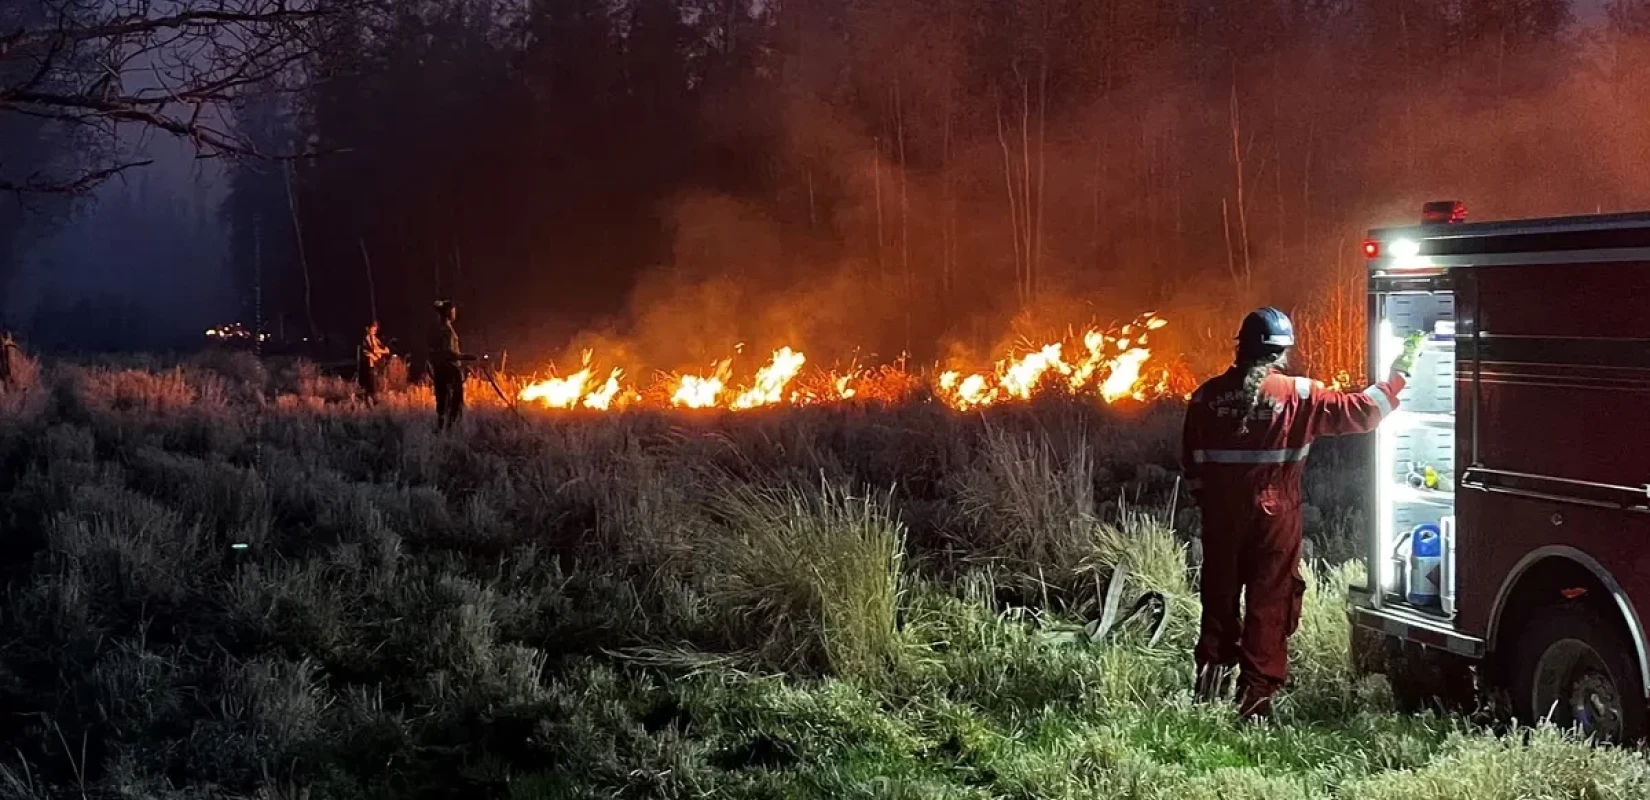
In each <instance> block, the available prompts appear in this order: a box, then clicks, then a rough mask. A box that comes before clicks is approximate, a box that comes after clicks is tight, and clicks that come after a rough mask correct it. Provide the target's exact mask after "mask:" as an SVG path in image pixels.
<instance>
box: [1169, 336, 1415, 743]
mask: <svg viewBox="0 0 1650 800" xmlns="http://www.w3.org/2000/svg"><path fill="white" fill-rule="evenodd" d="M1294 344H1295V326H1294V324H1293V323H1291V322H1290V321H1289V317H1288V316H1286V315H1285V314H1284V313H1283V312H1282V311H1279V310H1277V309H1275V308H1262V309H1260V310H1258V311H1255V312H1253V313H1251V314H1249V315H1248V316H1247V317H1245V318H1244V320H1243V327H1242V329H1241V330H1240V331H1239V333H1238V337H1237V360H1236V363H1235V364H1233V366H1232V368H1231V369H1228V370H1227V371H1226V372H1225V373H1223V374H1221V375H1218V376H1216V377H1214V378H1211V379H1210V380H1209V381H1208V382H1207V383H1204V384H1203V385H1202V386H1201V387H1199V388H1198V390H1197V392H1195V393H1194V394H1193V395H1192V400H1191V405H1190V406H1189V407H1188V408H1187V410H1186V427H1185V438H1184V440H1183V442H1182V453H1181V459H1182V466H1183V468H1184V469H1185V472H1186V478H1187V483H1188V485H1189V486H1190V488H1191V489H1192V492H1193V495H1194V496H1195V497H1196V498H1197V502H1198V505H1199V506H1200V507H1201V508H1202V510H1203V569H1202V585H1201V586H1200V589H1199V592H1200V594H1201V596H1202V600H1203V621H1202V631H1201V633H1200V635H1199V637H1198V641H1197V649H1196V652H1195V654H1194V655H1195V659H1196V664H1197V692H1198V696H1199V697H1200V698H1202V699H1205V700H1210V699H1214V698H1217V697H1220V696H1221V695H1223V694H1224V691H1225V684H1226V682H1227V679H1228V678H1229V677H1230V675H1231V672H1232V670H1233V668H1234V667H1241V669H1240V670H1239V674H1238V681H1237V684H1238V695H1237V702H1238V707H1239V710H1240V713H1242V715H1243V716H1244V717H1265V716H1267V715H1269V714H1270V713H1271V709H1272V696H1273V695H1274V694H1276V693H1277V691H1278V689H1280V688H1282V686H1283V684H1284V681H1285V679H1287V678H1288V675H1289V637H1290V636H1292V635H1294V632H1295V628H1296V626H1297V625H1298V624H1299V623H1300V614H1301V598H1302V596H1303V595H1304V593H1305V591H1306V582H1305V581H1304V580H1302V579H1301V576H1300V560H1301V530H1302V523H1301V475H1302V473H1304V472H1305V469H1306V455H1307V452H1308V451H1309V450H1310V449H1311V447H1312V440H1313V439H1314V438H1316V437H1319V436H1339V435H1345V434H1355V433H1367V432H1369V431H1372V430H1374V429H1375V426H1376V425H1378V424H1379V423H1380V421H1381V419H1382V417H1384V416H1386V415H1387V414H1390V413H1391V412H1392V410H1393V409H1395V408H1397V407H1398V393H1399V392H1401V391H1403V388H1404V382H1405V379H1406V378H1407V376H1408V372H1409V368H1410V364H1411V363H1412V362H1413V360H1414V355H1415V352H1416V350H1417V348H1418V347H1419V345H1420V337H1419V336H1411V337H1410V338H1409V339H1407V340H1406V341H1405V344H1404V351H1403V355H1401V356H1399V357H1398V359H1397V361H1395V362H1394V363H1393V365H1392V374H1391V376H1390V377H1389V378H1388V379H1387V380H1385V381H1383V382H1381V383H1377V384H1375V385H1374V386H1371V387H1369V388H1368V389H1365V390H1363V391H1362V392H1339V391H1334V390H1331V389H1327V388H1325V387H1324V386H1323V384H1321V383H1318V382H1317V381H1313V380H1311V379H1309V378H1295V377H1290V376H1287V375H1284V374H1283V373H1281V372H1279V370H1280V369H1281V368H1282V367H1283V366H1284V364H1285V359H1286V357H1287V355H1288V352H1289V348H1291V347H1293V346H1294ZM1245 593H1246V594H1245ZM1240 594H1241V595H1244V608H1243V610H1242V612H1241V613H1240V610H1239V596H1240Z"/></svg>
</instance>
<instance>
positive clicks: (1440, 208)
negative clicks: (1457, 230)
mask: <svg viewBox="0 0 1650 800" xmlns="http://www.w3.org/2000/svg"><path fill="white" fill-rule="evenodd" d="M1466 221H1467V204H1466V203H1463V202H1461V201H1460V200H1434V201H1433V202H1430V203H1427V204H1426V205H1423V206H1421V224H1422V225H1452V224H1454V223H1457V222H1466Z"/></svg>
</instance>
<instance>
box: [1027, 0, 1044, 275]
mask: <svg viewBox="0 0 1650 800" xmlns="http://www.w3.org/2000/svg"><path fill="white" fill-rule="evenodd" d="M1043 10H1044V13H1045V15H1046V14H1047V10H1048V9H1047V6H1046V5H1045V6H1044V9H1043ZM1043 39H1044V41H1043V47H1042V51H1041V52H1040V53H1039V54H1038V58H1039V59H1040V60H1041V62H1042V63H1041V65H1040V67H1039V70H1040V72H1039V74H1038V76H1037V222H1036V227H1035V229H1034V232H1033V239H1032V243H1033V244H1034V245H1035V247H1034V249H1033V251H1032V252H1034V253H1035V254H1036V255H1035V256H1033V257H1032V259H1031V266H1032V272H1031V285H1030V286H1028V287H1027V294H1029V295H1031V296H1032V297H1035V296H1036V295H1037V284H1038V281H1039V279H1040V278H1041V275H1042V271H1043V228H1044V221H1045V219H1046V218H1047V216H1048V211H1047V209H1048V206H1047V204H1046V200H1047V197H1048V20H1047V19H1044V20H1043Z"/></svg>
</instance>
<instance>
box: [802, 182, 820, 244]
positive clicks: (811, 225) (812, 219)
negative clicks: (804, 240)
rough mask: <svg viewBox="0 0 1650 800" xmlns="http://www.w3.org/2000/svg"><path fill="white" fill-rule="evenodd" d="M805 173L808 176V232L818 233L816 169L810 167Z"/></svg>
mask: <svg viewBox="0 0 1650 800" xmlns="http://www.w3.org/2000/svg"><path fill="white" fill-rule="evenodd" d="M805 172H806V173H807V176H808V232H809V233H816V232H817V231H816V227H817V225H818V217H817V216H816V215H815V211H814V168H813V167H808V168H807V169H806V170H805Z"/></svg>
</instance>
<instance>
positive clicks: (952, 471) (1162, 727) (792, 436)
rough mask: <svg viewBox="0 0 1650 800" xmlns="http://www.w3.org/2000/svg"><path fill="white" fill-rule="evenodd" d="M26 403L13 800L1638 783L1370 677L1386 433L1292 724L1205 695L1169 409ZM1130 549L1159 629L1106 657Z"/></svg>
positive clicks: (71, 379)
mask: <svg viewBox="0 0 1650 800" xmlns="http://www.w3.org/2000/svg"><path fill="white" fill-rule="evenodd" d="M28 383H29V388H28V390H27V391H26V392H21V393H19V392H13V393H11V394H7V395H3V396H0V497H3V504H0V508H3V511H0V526H3V528H0V569H3V570H4V575H3V580H4V583H5V586H6V588H5V594H4V600H3V603H0V647H3V650H0V709H3V710H4V712H5V713H3V714H0V743H4V744H5V746H4V747H3V748H0V797H8V798H9V797H18V798H31V797H76V798H78V797H132V798H138V797H145V798H146V797H266V798H301V797H307V798H392V797H393V798H403V797H419V798H423V797H429V798H438V797H439V798H446V797H509V798H523V799H525V798H612V797H621V798H700V797H704V798H815V797H820V798H861V797H866V798H982V799H983V798H1174V800H1192V799H1193V798H1219V800H1239V798H1279V799H1288V798H1349V799H1350V798H1357V800H1385V799H1386V798H1392V800H1433V799H1434V798H1505V799H1506V800H1514V799H1515V798H1516V799H1518V800H1523V799H1525V798H1577V799H1578V800H1579V799H1587V800H1591V799H1593V798H1643V797H1650V764H1647V763H1646V761H1645V759H1644V757H1643V756H1642V755H1640V754H1638V753H1634V752H1628V751H1622V750H1615V749H1598V748H1593V747H1589V746H1587V745H1584V744H1581V743H1577V742H1574V741H1571V740H1569V739H1568V738H1566V737H1565V736H1564V735H1563V734H1561V733H1560V732H1556V731H1551V730H1541V731H1533V732H1532V731H1521V732H1514V733H1511V734H1506V735H1503V736H1497V735H1495V734H1492V733H1490V732H1487V731H1483V730H1479V729H1476V728H1474V727H1472V726H1471V725H1470V724H1468V723H1467V722H1465V721H1462V720H1457V719H1451V718H1440V717H1435V716H1402V715H1397V714H1394V713H1393V712H1392V710H1391V708H1392V706H1391V701H1390V697H1389V693H1388V691H1387V690H1386V688H1385V684H1384V681H1383V680H1382V679H1380V678H1378V677H1371V678H1364V679H1360V678H1358V677H1357V676H1355V675H1354V674H1353V672H1352V669H1351V665H1350V662H1349V658H1348V653H1347V641H1348V637H1349V631H1348V627H1347V621H1346V615H1345V612H1344V592H1343V590H1342V587H1344V586H1345V584H1346V583H1347V581H1348V580H1349V579H1350V578H1351V577H1352V576H1354V575H1355V574H1356V573H1357V571H1358V570H1359V569H1361V567H1359V566H1358V565H1357V564H1345V565H1339V566H1331V564H1333V563H1334V562H1337V561H1339V560H1342V559H1345V558H1347V557H1349V556H1350V554H1351V553H1352V550H1353V543H1352V540H1351V538H1350V533H1349V532H1350V531H1352V530H1355V529H1356V528H1357V526H1358V525H1359V524H1361V523H1360V519H1361V515H1362V509H1361V508H1360V507H1359V498H1358V494H1357V490H1356V487H1357V486H1358V485H1360V484H1359V473H1358V470H1357V468H1356V466H1355V464H1356V463H1357V462H1358V453H1357V448H1358V447H1359V446H1360V445H1359V444H1358V443H1357V442H1344V443H1339V446H1337V447H1328V448H1321V449H1322V452H1315V453H1314V459H1316V462H1315V463H1314V465H1313V469H1312V472H1311V475H1310V478H1309V487H1308V489H1309V493H1310V496H1311V501H1312V507H1311V508H1309V509H1308V512H1307V516H1308V527H1309V535H1310V536H1311V538H1312V544H1313V547H1312V551H1313V554H1314V556H1315V559H1314V561H1315V563H1316V565H1317V566H1316V570H1317V576H1316V580H1315V582H1314V586H1313V588H1312V591H1311V593H1310V594H1309V596H1308V600H1307V612H1306V618H1305V620H1304V622H1303V624H1302V629H1301V631H1300V633H1299V634H1298V635H1297V637H1296V639H1295V641H1294V649H1295V653H1294V657H1295V675H1294V679H1293V682H1292V685H1291V686H1290V687H1289V689H1288V691H1287V694H1286V695H1285V696H1284V697H1283V698H1282V700H1281V702H1280V706H1279V708H1278V712H1277V716H1276V718H1275V719H1274V720H1273V721H1272V722H1270V723H1266V724H1251V723H1240V722H1239V721H1238V720H1237V718H1236V715H1235V713H1234V711H1233V710H1232V709H1231V708H1229V707H1226V706H1224V705H1222V706H1212V707H1211V706H1198V705H1194V704H1193V703H1192V702H1191V697H1190V684H1191V676H1190V672H1191V670H1190V657H1189V649H1190V643H1191V640H1192V638H1193V637H1194V636H1195V632H1196V614H1197V605H1196V598H1195V595H1194V594H1193V592H1192V589H1191V587H1192V586H1193V585H1194V584H1193V582H1192V581H1193V578H1194V577H1195V573H1194V572H1193V571H1192V569H1191V566H1192V565H1193V564H1195V560H1196V552H1197V547H1196V539H1195V536H1196V531H1197V515H1196V512H1195V511H1194V510H1191V509H1187V508H1185V507H1184V505H1183V504H1176V502H1175V500H1174V495H1175V491H1176V483H1175V480H1174V477H1173V472H1172V464H1173V454H1174V448H1175V444H1176V440H1177V437H1178V422H1179V413H1180V411H1179V409H1177V408H1174V407H1172V406H1168V405H1164V406H1160V407H1153V408H1145V409H1133V410H1127V409H1105V408H1099V407H1097V405H1096V404H1094V403H1085V402H1081V401H1072V400H1062V401H1050V402H1046V403H1037V404H1033V405H1028V406H1024V407H1017V408H1011V409H996V410H993V411H992V412H991V413H989V414H987V415H985V416H981V415H956V414H951V413H947V412H945V411H943V410H941V409H938V408H935V407H932V406H924V405H917V406H912V407H908V408H902V409H893V410H889V409H880V410H879V409H872V408H831V409H817V408H816V409H792V410H777V411H772V412H762V413H750V414H740V415H735V416H727V415H720V414H709V415H648V414H627V415H622V416H611V417H602V416H578V415H571V416H568V415H560V416H553V415H548V414H544V415H540V414H533V413H528V414H525V415H524V418H518V417H516V416H513V415H511V414H509V413H507V412H504V411H502V410H499V409H491V410H489V409H479V410H477V411H476V412H474V414H473V416H472V419H471V420H470V421H469V423H468V430H467V431H466V433H465V434H464V435H463V436H439V435H437V434H436V433H435V432H434V431H433V425H432V420H431V419H430V417H431V416H432V414H431V413H430V412H429V411H428V410H427V407H426V399H427V397H426V396H422V395H420V394H419V393H418V391H417V390H414V391H413V392H411V393H407V394H403V395H398V396H396V397H394V398H391V400H390V402H388V403H386V404H385V405H384V406H382V407H380V408H378V409H375V410H366V409H363V408H360V407H358V406H355V405H353V404H351V403H348V402H337V400H338V398H340V397H342V396H344V395H345V394H346V393H347V391H346V389H345V387H342V386H341V385H339V384H337V383H335V382H331V381H327V380H325V379H322V378H318V377H316V376H315V375H313V374H312V373H311V372H310V371H308V370H303V369H296V368H285V369H283V370H279V371H278V372H277V374H274V375H269V374H266V373H265V372H264V371H263V369H262V368H261V367H260V365H259V364H258V363H257V362H256V361H252V360H249V359H242V358H237V357H227V356H215V357H210V358H205V359H202V360H199V361H196V362H192V363H190V364H187V365H184V366H183V367H181V368H177V369H171V368H162V367H159V366H154V365H136V366H133V365H124V366H120V367H115V366H79V367H76V366H57V367H51V368H47V369H44V370H41V371H40V372H39V374H38V375H34V376H31V377H30V379H29V381H28ZM1118 564H1126V565H1127V567H1128V569H1129V570H1130V577H1129V579H1128V580H1127V582H1126V584H1127V585H1126V586H1125V587H1124V591H1123V595H1124V599H1125V600H1126V601H1127V602H1129V603H1132V602H1133V600H1134V599H1135V598H1136V597H1138V596H1139V595H1140V594H1141V593H1142V592H1145V591H1148V590H1150V591H1159V592H1162V593H1164V595H1165V596H1166V597H1167V598H1168V600H1169V603H1168V606H1169V623H1168V628H1167V632H1166V634H1165V635H1164V637H1163V639H1162V640H1161V641H1159V642H1158V643H1157V644H1156V645H1155V646H1153V645H1151V644H1150V643H1149V642H1148V641H1147V639H1146V636H1145V633H1144V631H1143V630H1140V629H1137V628H1134V627H1129V628H1125V629H1124V630H1123V631H1122V633H1120V634H1119V635H1118V636H1117V637H1115V638H1114V639H1112V640H1110V641H1107V642H1103V643H1099V644H1095V643H1090V642H1088V641H1086V639H1085V638H1084V637H1082V636H1080V635H1077V634H1079V633H1080V631H1081V625H1082V624H1083V622H1084V621H1085V620H1086V619H1088V618H1091V617H1093V616H1094V615H1095V613H1096V609H1095V603H1096V599H1097V597H1096V595H1097V587H1099V586H1102V585H1104V583H1105V581H1107V580H1108V579H1109V576H1111V575H1112V574H1113V573H1112V570H1113V569H1114V568H1115V567H1116V566H1117V565H1118Z"/></svg>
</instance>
